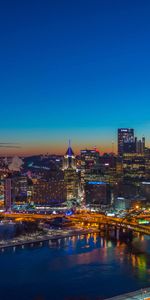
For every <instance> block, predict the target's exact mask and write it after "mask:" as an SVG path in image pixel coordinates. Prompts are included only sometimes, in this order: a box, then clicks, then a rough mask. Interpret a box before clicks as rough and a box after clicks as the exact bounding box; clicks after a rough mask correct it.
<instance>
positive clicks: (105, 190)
mask: <svg viewBox="0 0 150 300" xmlns="http://www.w3.org/2000/svg"><path fill="white" fill-rule="evenodd" d="M85 200H86V205H87V206H89V207H90V208H95V209H96V208H97V209H100V207H101V206H102V205H109V204H110V200H111V192H110V186H109V184H107V183H106V182H101V181H96V182H94V181H89V182H86V184H85Z"/></svg>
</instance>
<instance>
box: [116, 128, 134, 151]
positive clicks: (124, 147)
mask: <svg viewBox="0 0 150 300" xmlns="http://www.w3.org/2000/svg"><path fill="white" fill-rule="evenodd" d="M135 152H136V144H135V138H134V129H132V128H119V129H118V155H120V156H122V155H123V153H135Z"/></svg>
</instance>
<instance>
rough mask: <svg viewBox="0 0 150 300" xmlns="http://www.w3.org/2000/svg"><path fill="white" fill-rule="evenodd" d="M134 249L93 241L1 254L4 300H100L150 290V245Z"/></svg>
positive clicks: (68, 241) (0, 281)
mask: <svg viewBox="0 0 150 300" xmlns="http://www.w3.org/2000/svg"><path fill="white" fill-rule="evenodd" d="M133 248H134V249H131V246H127V245H126V244H125V243H120V242H112V241H111V240H106V239H104V238H100V237H99V236H97V235H87V236H80V237H72V238H67V239H62V240H59V241H57V242H55V241H54V242H52V243H51V244H50V245H49V244H48V243H45V245H44V246H42V247H40V246H34V247H31V246H26V247H25V248H24V249H21V248H16V249H15V250H12V249H7V250H5V251H4V252H2V251H1V252H0V299H1V300H10V299H11V300H12V299H15V300H55V299H58V300H59V299H65V300H77V299H79V300H95V299H104V298H106V297H110V296H114V295H118V294H122V293H124V292H128V291H134V290H136V289H140V288H143V287H147V286H150V240H149V239H148V238H143V240H141V241H138V240H137V241H135V242H134V247H133ZM137 249H138V250H137ZM139 249H140V250H139ZM138 251H140V253H139V252H138ZM144 251H146V252H145V253H144ZM142 252H143V253H142ZM137 253H138V254H137Z"/></svg>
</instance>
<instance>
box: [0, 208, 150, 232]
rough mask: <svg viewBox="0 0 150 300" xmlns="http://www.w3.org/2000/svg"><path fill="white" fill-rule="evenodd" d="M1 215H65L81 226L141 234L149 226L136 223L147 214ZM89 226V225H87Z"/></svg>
mask: <svg viewBox="0 0 150 300" xmlns="http://www.w3.org/2000/svg"><path fill="white" fill-rule="evenodd" d="M0 216H1V217H4V218H6V219H12V220H15V221H25V220H30V221H34V220H41V221H47V220H54V219H55V218H58V217H65V218H67V219H68V220H70V221H73V222H74V223H80V225H81V224H82V227H83V228H84V226H85V227H86V226H87V224H89V226H91V227H92V226H94V225H95V226H96V225H97V226H98V225H99V226H100V225H107V226H109V227H117V228H125V229H129V230H133V231H136V232H139V233H142V234H147V235H150V226H149V225H143V224H142V225H140V224H138V220H139V218H141V217H142V218H145V219H146V218H147V215H143V214H142V215H140V216H139V215H138V216H134V217H131V218H130V220H128V218H127V219H125V218H118V217H110V216H105V215H104V214H99V213H96V214H93V213H81V214H74V215H72V216H67V217H66V216H65V215H64V214H56V215H53V214H50V215H48V214H37V213H36V214H33V213H32V214H31V213H1V214H0ZM89 228H90V227H89Z"/></svg>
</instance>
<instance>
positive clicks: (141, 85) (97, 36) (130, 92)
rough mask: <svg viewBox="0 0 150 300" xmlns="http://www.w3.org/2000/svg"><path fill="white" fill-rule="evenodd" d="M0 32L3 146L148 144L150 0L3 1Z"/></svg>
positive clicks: (25, 149) (34, 149)
mask: <svg viewBox="0 0 150 300" xmlns="http://www.w3.org/2000/svg"><path fill="white" fill-rule="evenodd" d="M0 37H1V38H0V100H1V101H0V103H1V106H0V108H1V114H0V124H1V126H0V142H12V143H19V145H20V148H16V149H15V148H0V152H1V153H6V154H9V153H13V154H19V153H21V154H25V153H26V154H30V153H41V152H43V153H46V152H49V153H52V152H56V153H63V151H64V150H65V149H66V147H67V142H68V139H69V138H71V140H72V146H73V148H74V149H75V151H76V152H78V151H79V149H81V148H84V147H93V146H95V145H97V147H98V148H99V149H100V151H111V150H112V141H114V142H116V131H117V128H118V127H133V128H135V129H136V133H137V135H138V136H139V138H141V136H142V135H143V134H145V136H146V139H147V143H149V139H150V131H149V128H150V126H149V125H150V120H149V119H150V1H149V0H147V1H146V0H143V1H141V0H25V1H24V0H21V1H20V0H13V1H12V0H5V1H1V4H0Z"/></svg>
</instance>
